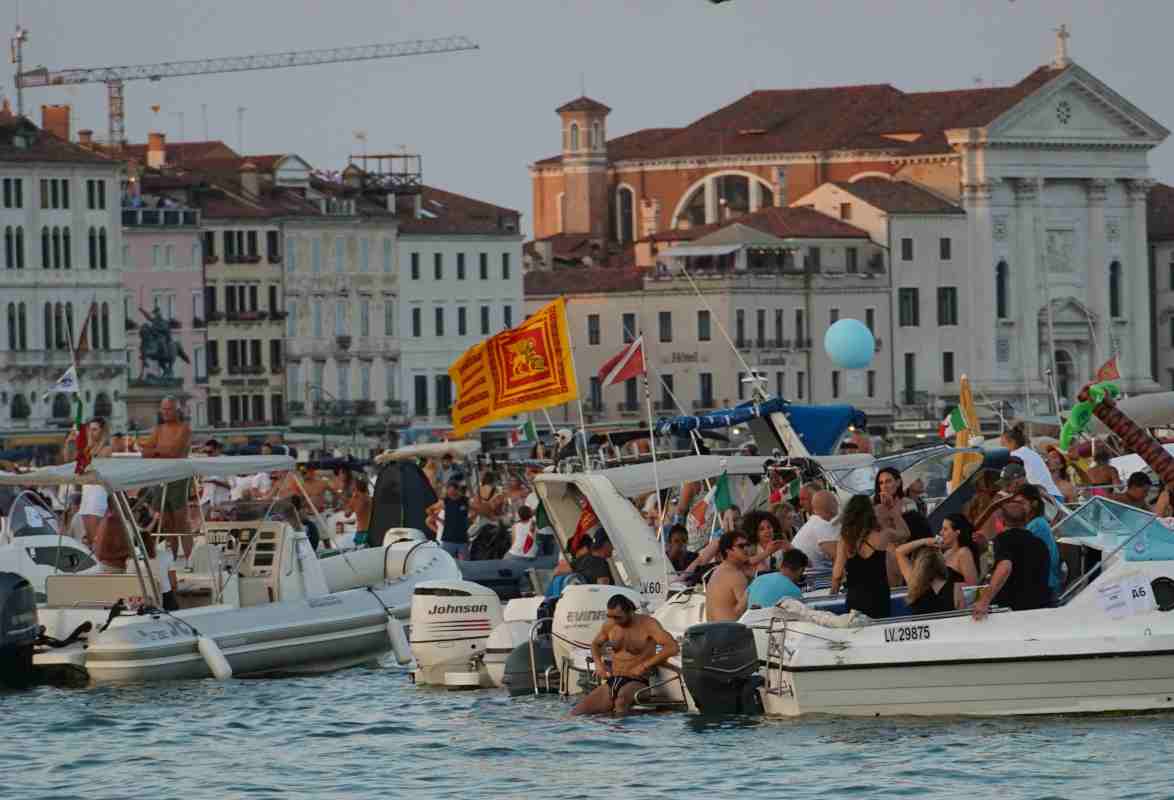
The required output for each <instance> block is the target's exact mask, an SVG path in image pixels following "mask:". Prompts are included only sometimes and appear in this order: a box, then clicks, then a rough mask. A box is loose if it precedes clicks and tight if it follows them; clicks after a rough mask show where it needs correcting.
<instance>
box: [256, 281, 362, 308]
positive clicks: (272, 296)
mask: <svg viewBox="0 0 1174 800" xmlns="http://www.w3.org/2000/svg"><path fill="white" fill-rule="evenodd" d="M363 302H366V301H363ZM267 310H268V311H269V313H271V314H273V313H276V312H278V311H281V308H280V307H279V305H278V302H277V284H271V285H270V286H269V306H268V309H267Z"/></svg>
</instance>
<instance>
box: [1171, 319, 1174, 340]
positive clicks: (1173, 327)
mask: <svg viewBox="0 0 1174 800" xmlns="http://www.w3.org/2000/svg"><path fill="white" fill-rule="evenodd" d="M1170 346H1171V347H1174V317H1171V318H1170Z"/></svg>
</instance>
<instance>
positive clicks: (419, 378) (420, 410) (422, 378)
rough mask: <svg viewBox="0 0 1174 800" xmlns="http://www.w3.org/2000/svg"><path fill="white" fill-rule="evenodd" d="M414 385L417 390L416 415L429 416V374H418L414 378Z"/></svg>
mask: <svg viewBox="0 0 1174 800" xmlns="http://www.w3.org/2000/svg"><path fill="white" fill-rule="evenodd" d="M412 386H413V389H414V390H415V391H414V393H415V401H416V402H415V405H416V416H417V417H426V416H428V376H427V375H416V376H414V377H413V378H412Z"/></svg>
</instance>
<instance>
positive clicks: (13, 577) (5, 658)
mask: <svg viewBox="0 0 1174 800" xmlns="http://www.w3.org/2000/svg"><path fill="white" fill-rule="evenodd" d="M40 633H41V626H40V625H38V624H37V597H36V594H35V593H34V592H33V586H32V584H30V583H29V582H28V581H27V580H25V579H24V578H22V577H21V576H20V575H17V574H16V573H15V572H0V686H5V687H9V688H14V689H15V688H22V687H25V686H28V685H29V684H31V683H32V681H33V647H34V645H35V644H36V643H37V638H38V637H39V636H40Z"/></svg>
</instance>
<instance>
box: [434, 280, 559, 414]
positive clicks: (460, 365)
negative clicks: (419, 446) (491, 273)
mask: <svg viewBox="0 0 1174 800" xmlns="http://www.w3.org/2000/svg"><path fill="white" fill-rule="evenodd" d="M448 374H449V377H450V378H452V382H453V385H454V386H455V387H456V392H457V402H456V404H455V405H454V406H453V409H452V423H453V434H454V435H455V436H458V437H459V436H465V435H467V434H468V433H469V432H471V431H475V430H477V429H478V428H481V427H483V426H485V425H488V424H489V423H491V422H494V421H495V420H499V419H503V418H505V417H512V416H514V415H515V414H520V413H522V412H524V411H534V410H537V409H540V408H547V407H549V406H556V405H560V404H562V403H566V402H567V401H569V400H574V399H575V398H576V397H578V396H579V389H578V387H577V386H576V384H575V366H574V362H573V360H572V358H571V343H570V336H569V333H568V331H567V310H566V301H565V300H564V299H562V298H561V297H560V298H559V299H558V300H555V301H554V302H553V303H548V304H546V305H545V306H543V307H542V308H540V309H539V310H538V311H536V312H535V313H534V314H533V315H531V316H530V317H529V318H528V319H527V320H526V321H525V322H523V323H522V324H521V325H518V326H517V327H516V328H510V329H509V330H506V331H502V332H501V333H499V334H497V335H496V336H492V337H490V338H489V339H486V340H485V341H484V342H481V343H480V344H477V345H474V346H473V347H471V348H469V349H468V350H466V351H465V353H464V355H462V356H461V357H460V358H458V359H457V360H456V361H455V362H453V365H452V366H451V367H449V368H448Z"/></svg>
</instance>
